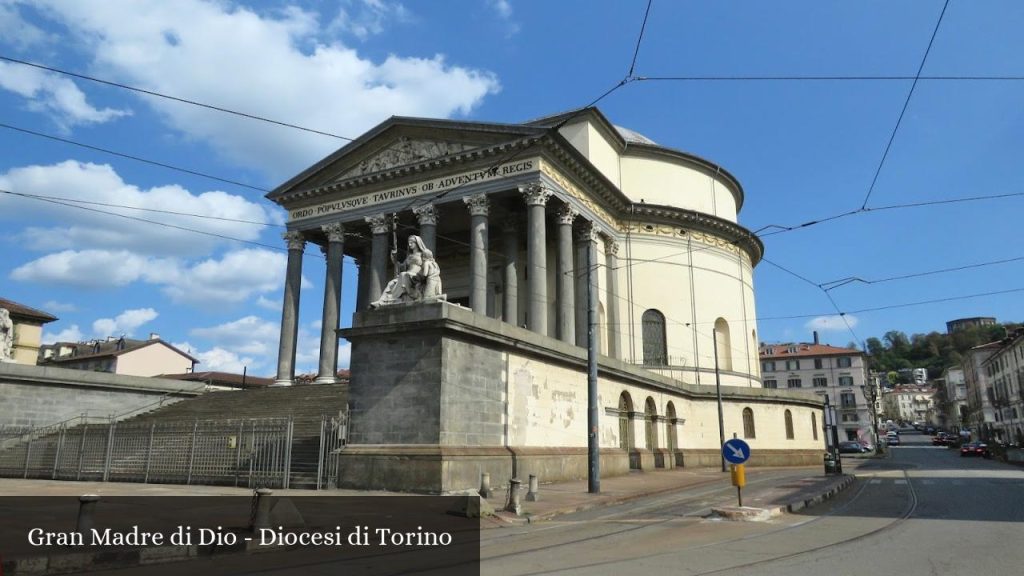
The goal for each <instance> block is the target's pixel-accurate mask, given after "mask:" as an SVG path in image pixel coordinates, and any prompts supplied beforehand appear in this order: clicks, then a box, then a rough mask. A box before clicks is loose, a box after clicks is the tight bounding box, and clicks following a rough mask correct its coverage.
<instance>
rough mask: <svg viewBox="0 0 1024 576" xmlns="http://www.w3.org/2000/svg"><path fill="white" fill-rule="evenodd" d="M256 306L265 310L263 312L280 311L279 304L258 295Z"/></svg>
mask: <svg viewBox="0 0 1024 576" xmlns="http://www.w3.org/2000/svg"><path fill="white" fill-rule="evenodd" d="M256 305H257V306H259V307H260V308H263V309H265V310H274V311H280V310H281V303H280V302H276V301H274V300H271V299H270V298H267V297H266V296H264V295H262V294H260V297H259V298H257V299H256Z"/></svg>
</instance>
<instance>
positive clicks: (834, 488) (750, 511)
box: [711, 474, 857, 522]
mask: <svg viewBox="0 0 1024 576" xmlns="http://www.w3.org/2000/svg"><path fill="white" fill-rule="evenodd" d="M856 479H857V477H856V476H854V475H852V474H844V475H843V478H842V480H839V481H838V482H834V483H832V485H831V486H829V488H828V489H827V490H825V491H824V492H822V493H821V494H818V495H816V496H812V497H810V498H805V499H803V500H796V501H794V502H790V503H788V504H783V505H780V506H772V507H770V508H751V507H746V506H745V507H743V508H739V507H736V506H719V507H715V508H712V509H711V514H712V515H713V516H717V517H719V518H724V519H726V520H736V521H753V522H758V521H763V520H768V519H770V518H773V517H775V516H780V515H782V514H792V513H794V512H798V511H800V510H803V509H805V508H810V507H811V506H814V505H816V504H821V503H822V502H824V501H825V500H828V499H830V498H833V497H834V496H836V495H837V494H839V493H840V492H842V491H843V490H845V489H846V488H848V487H849V486H850V485H851V484H853V483H854V481H855V480H856Z"/></svg>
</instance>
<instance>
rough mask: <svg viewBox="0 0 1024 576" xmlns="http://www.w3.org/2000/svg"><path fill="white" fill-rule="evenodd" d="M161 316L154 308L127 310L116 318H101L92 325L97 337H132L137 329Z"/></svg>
mask: <svg viewBox="0 0 1024 576" xmlns="http://www.w3.org/2000/svg"><path fill="white" fill-rule="evenodd" d="M159 315H160V314H159V313H158V312H157V311H156V310H154V309H152V308H138V309H135V310H125V311H124V312H122V313H120V314H118V315H117V317H116V318H100V319H99V320H96V321H95V322H93V323H92V331H93V333H94V334H96V335H97V336H101V337H102V336H120V335H122V334H124V335H127V336H131V335H132V333H133V332H134V331H135V329H136V328H139V327H140V326H142V325H143V324H146V323H148V322H151V321H153V320H154V319H156V317H157V316H159Z"/></svg>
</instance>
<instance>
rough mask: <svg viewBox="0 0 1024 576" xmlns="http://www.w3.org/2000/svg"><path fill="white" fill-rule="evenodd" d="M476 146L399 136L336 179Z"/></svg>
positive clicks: (432, 157)
mask: <svg viewBox="0 0 1024 576" xmlns="http://www.w3.org/2000/svg"><path fill="white" fill-rule="evenodd" d="M476 147H477V146H475V145H471V144H465V143H462V142H446V141H441V140H410V139H409V138H405V137H402V138H399V139H398V140H397V141H396V142H395V143H394V144H392V145H391V146H388V147H387V148H385V149H384V150H382V151H380V152H378V153H376V154H374V155H372V156H370V157H369V158H367V159H365V160H363V161H362V162H360V163H359V164H357V165H356V166H355V167H353V168H351V169H349V170H348V171H346V172H345V173H343V174H342V175H341V176H339V177H338V178H337V180H339V181H340V180H346V179H348V178H354V177H356V176H362V175H364V174H373V173H374V172H383V171H385V170H390V169H392V168H397V167H398V166H405V165H407V164H416V163H419V162H424V161H426V160H433V159H435V158H442V157H444V156H448V155H450V154H457V153H459V152H465V151H466V150H470V149H473V148H476Z"/></svg>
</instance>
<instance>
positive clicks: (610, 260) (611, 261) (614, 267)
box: [604, 237, 622, 359]
mask: <svg viewBox="0 0 1024 576" xmlns="http://www.w3.org/2000/svg"><path fill="white" fill-rule="evenodd" d="M604 255H605V258H604V259H605V263H606V264H607V265H608V276H607V280H608V298H607V301H608V309H607V310H606V314H605V318H606V319H607V321H608V331H607V334H608V356H610V357H612V358H619V359H621V358H622V342H621V331H620V330H619V271H618V267H619V243H618V242H616V241H615V240H613V239H612V238H610V237H605V244H604Z"/></svg>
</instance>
